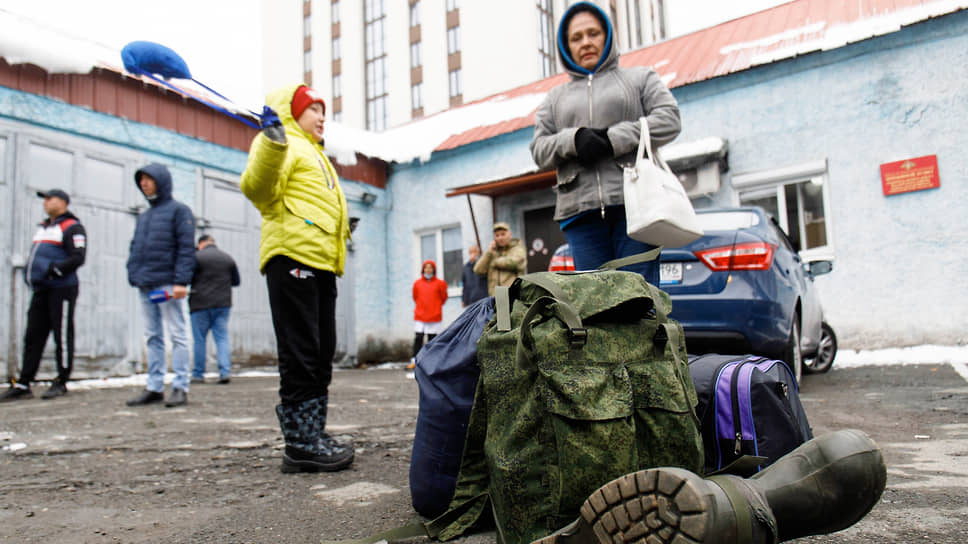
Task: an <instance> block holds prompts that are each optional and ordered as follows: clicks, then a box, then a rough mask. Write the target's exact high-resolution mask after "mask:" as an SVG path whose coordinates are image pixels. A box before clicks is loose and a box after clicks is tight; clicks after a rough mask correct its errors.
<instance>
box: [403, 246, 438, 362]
mask: <svg viewBox="0 0 968 544" xmlns="http://www.w3.org/2000/svg"><path fill="white" fill-rule="evenodd" d="M421 270H422V275H421V276H420V277H419V278H417V281H415V282H413V301H414V302H415V303H416V307H415V308H414V310H413V321H414V331H415V333H416V334H415V335H414V337H413V357H414V358H416V357H417V352H418V351H420V348H422V347H423V345H424V335H427V342H430V341H431V340H433V339H434V337H435V336H437V334H438V333H440V329H441V322H442V321H443V319H444V316H443V307H444V303H445V302H447V282H445V281H444V280H442V279H440V278H438V277H437V265H436V264H434V262H433V261H432V260H429V259H428V260H426V261H424V262H423V267H422V269H421ZM414 363H415V359H410V367H409V368H413V366H414Z"/></svg>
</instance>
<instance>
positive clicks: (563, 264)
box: [548, 255, 575, 272]
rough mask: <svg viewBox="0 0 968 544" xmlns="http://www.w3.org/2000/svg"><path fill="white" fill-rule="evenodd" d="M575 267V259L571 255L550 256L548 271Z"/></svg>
mask: <svg viewBox="0 0 968 544" xmlns="http://www.w3.org/2000/svg"><path fill="white" fill-rule="evenodd" d="M574 269H575V260H574V258H573V257H572V256H571V255H554V256H553V257H551V264H550V265H549V266H548V272H562V271H568V270H574Z"/></svg>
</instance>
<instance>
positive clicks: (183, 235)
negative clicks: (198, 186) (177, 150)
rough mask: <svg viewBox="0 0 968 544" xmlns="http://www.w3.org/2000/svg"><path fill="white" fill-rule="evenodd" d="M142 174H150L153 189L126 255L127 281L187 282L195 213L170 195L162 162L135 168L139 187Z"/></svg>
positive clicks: (153, 283)
mask: <svg viewBox="0 0 968 544" xmlns="http://www.w3.org/2000/svg"><path fill="white" fill-rule="evenodd" d="M142 174H148V175H149V176H151V177H152V178H154V180H155V185H156V186H157V192H156V193H155V195H156V196H155V197H154V198H148V203H149V204H150V205H151V206H150V207H149V208H148V209H147V210H145V211H144V212H142V213H141V214H140V215H139V216H138V224H137V226H136V227H135V229H134V238H132V239H131V252H130V254H129V255H128V283H130V284H131V285H133V286H135V287H141V288H145V289H151V288H154V287H161V286H165V285H188V284H189V283H191V281H192V273H193V272H194V270H195V216H194V215H192V210H191V208H189V207H188V206H186V205H185V204H182V203H181V202H178V201H176V200H174V199H173V198H172V197H171V174H170V173H169V172H168V169H167V168H165V166H164V165H161V164H149V165H148V166H145V167H144V168H141V169H140V170H138V171H137V172H135V174H134V183H135V185H137V186H138V190H139V191H141V183H140V182H141V176H142ZM142 194H144V192H143V191H142ZM145 198H147V197H145Z"/></svg>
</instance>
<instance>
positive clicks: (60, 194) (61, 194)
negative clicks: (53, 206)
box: [37, 189, 71, 204]
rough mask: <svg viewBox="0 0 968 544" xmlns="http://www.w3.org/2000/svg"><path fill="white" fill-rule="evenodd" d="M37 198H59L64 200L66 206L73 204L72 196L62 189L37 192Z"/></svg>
mask: <svg viewBox="0 0 968 544" xmlns="http://www.w3.org/2000/svg"><path fill="white" fill-rule="evenodd" d="M37 196H39V197H40V198H48V197H52V196H56V197H57V198H59V199H61V200H63V201H64V203H65V204H70V203H71V197H70V195H68V194H67V193H66V192H64V191H61V190H60V189H49V190H47V191H37Z"/></svg>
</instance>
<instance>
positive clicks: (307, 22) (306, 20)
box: [303, 15, 313, 38]
mask: <svg viewBox="0 0 968 544" xmlns="http://www.w3.org/2000/svg"><path fill="white" fill-rule="evenodd" d="M312 35H313V18H312V16H311V15H307V16H305V17H303V37H304V38H309V37H311V36H312Z"/></svg>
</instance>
